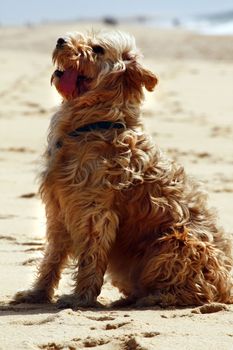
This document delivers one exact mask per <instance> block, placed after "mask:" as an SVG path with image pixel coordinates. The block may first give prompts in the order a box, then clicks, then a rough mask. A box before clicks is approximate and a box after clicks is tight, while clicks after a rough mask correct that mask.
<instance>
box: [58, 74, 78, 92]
mask: <svg viewBox="0 0 233 350" xmlns="http://www.w3.org/2000/svg"><path fill="white" fill-rule="evenodd" d="M77 78H78V71H77V70H76V69H73V68H68V69H66V70H65V71H64V73H63V74H62V76H61V78H60V81H59V90H60V91H62V93H63V94H64V95H66V96H70V95H72V94H73V93H74V91H75V90H76V82H77Z"/></svg>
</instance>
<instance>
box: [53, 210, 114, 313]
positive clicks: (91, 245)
mask: <svg viewBox="0 0 233 350" xmlns="http://www.w3.org/2000/svg"><path fill="white" fill-rule="evenodd" d="M96 218H98V219H96ZM83 226H85V227H86V228H89V229H90V231H89V232H82V235H81V236H82V237H85V238H84V240H83V242H79V245H81V249H80V246H79V251H80V254H79V260H78V264H77V272H76V273H75V274H74V278H75V288H74V292H73V294H71V295H64V296H62V297H61V298H60V299H59V300H58V303H57V304H58V307H59V308H72V309H77V308H78V307H88V306H96V305H98V303H97V301H96V300H97V297H98V295H99V294H100V291H101V287H102V285H103V280H104V274H105V271H106V269H107V264H108V257H109V253H110V250H111V248H112V246H113V243H114V241H115V237H116V231H117V227H118V217H117V215H116V214H115V213H113V212H112V211H110V210H108V211H105V212H103V211H101V213H99V214H98V215H94V216H93V217H91V218H89V224H87V225H83Z"/></svg>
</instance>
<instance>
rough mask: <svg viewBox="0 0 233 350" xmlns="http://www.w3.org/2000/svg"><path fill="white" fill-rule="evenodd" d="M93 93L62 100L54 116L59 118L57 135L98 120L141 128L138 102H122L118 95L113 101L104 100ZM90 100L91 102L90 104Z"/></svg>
mask: <svg viewBox="0 0 233 350" xmlns="http://www.w3.org/2000/svg"><path fill="white" fill-rule="evenodd" d="M93 95H94V96H93V98H91V97H92V96H91V94H88V97H87V98H86V96H82V97H79V98H77V99H74V100H69V101H64V102H63V104H62V105H61V107H60V109H59V111H58V112H57V113H56V115H55V116H54V119H55V120H56V119H59V130H56V132H58V133H59V134H60V135H58V137H59V136H64V135H66V134H68V133H69V132H70V131H72V130H75V129H77V128H80V127H82V126H84V125H88V124H92V123H96V122H99V121H111V122H113V123H114V122H121V123H122V124H124V125H125V127H126V128H127V129H133V130H135V129H138V128H140V129H141V128H142V121H141V118H140V114H141V110H140V104H132V103H130V102H123V101H121V100H120V98H119V97H117V99H116V100H117V101H115V102H114V103H113V102H112V100H111V99H107V100H106V99H104V98H101V97H102V96H101V95H99V96H97V95H96V94H93ZM91 101H92V104H90V102H91ZM117 102H118V103H117ZM61 122H62V123H61ZM61 126H62V127H61ZM53 127H54V125H53ZM53 132H54V129H53Z"/></svg>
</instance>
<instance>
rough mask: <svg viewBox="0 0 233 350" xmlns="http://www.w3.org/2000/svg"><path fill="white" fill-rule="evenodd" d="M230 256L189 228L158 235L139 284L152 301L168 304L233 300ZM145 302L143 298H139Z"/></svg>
mask: <svg viewBox="0 0 233 350" xmlns="http://www.w3.org/2000/svg"><path fill="white" fill-rule="evenodd" d="M230 264H231V262H230V260H229V258H228V257H226V256H225V254H224V253H223V252H222V251H221V250H219V249H218V248H216V246H215V245H213V244H212V243H210V242H206V241H201V240H199V239H198V238H196V237H195V236H193V235H192V234H190V233H189V232H188V231H184V232H182V233H180V232H176V231H175V230H174V233H172V234H168V235H165V236H164V237H162V238H160V239H158V240H157V241H156V242H155V244H154V246H152V247H150V250H148V255H147V256H145V260H144V269H143V270H142V273H141V276H140V278H139V284H140V285H142V286H143V287H144V290H145V291H146V294H145V295H144V297H145V298H144V303H145V305H146V304H147V302H148V301H147V300H146V296H149V299H150V301H149V302H152V299H153V297H151V295H152V296H153V294H154V295H155V298H154V299H155V301H156V303H161V304H165V305H169V304H170V305H201V304H204V303H209V302H223V303H231V302H232V301H231V300H232V297H231V290H232V279H231V276H230V271H229V270H230ZM139 304H141V305H143V298H142V299H141V301H140V302H139Z"/></svg>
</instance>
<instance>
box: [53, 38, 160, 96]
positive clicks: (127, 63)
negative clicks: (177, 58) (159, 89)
mask: <svg viewBox="0 0 233 350" xmlns="http://www.w3.org/2000/svg"><path fill="white" fill-rule="evenodd" d="M53 62H54V64H55V65H56V68H57V69H56V70H55V72H54V73H53V75H52V78H51V81H52V83H53V84H54V85H55V86H56V88H57V90H58V92H59V93H60V94H61V95H62V97H63V98H64V99H65V100H71V99H74V98H78V97H81V96H84V94H87V93H93V92H96V93H100V91H101V92H102V93H103V91H105V92H106V93H107V92H113V93H115V94H116V96H118V97H123V98H124V99H128V100H131V101H132V100H134V101H136V102H140V101H141V99H142V96H143V92H142V87H143V86H144V87H145V88H146V89H147V90H149V91H152V90H153V88H154V87H155V85H156V83H157V78H156V76H155V75H154V74H153V73H152V72H150V71H149V70H147V69H145V68H144V67H143V66H142V65H141V64H140V63H139V62H138V53H137V49H136V46H135V40H134V38H133V37H131V36H130V35H128V34H125V33H122V32H119V31H116V32H108V33H105V32H104V33H100V34H94V33H92V34H89V35H83V34H81V33H73V34H69V35H67V36H65V37H64V38H59V39H58V40H57V44H56V48H55V50H54V52H53Z"/></svg>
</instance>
